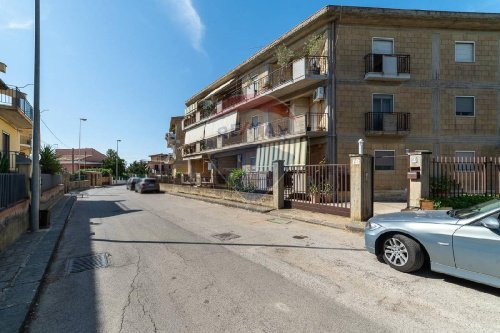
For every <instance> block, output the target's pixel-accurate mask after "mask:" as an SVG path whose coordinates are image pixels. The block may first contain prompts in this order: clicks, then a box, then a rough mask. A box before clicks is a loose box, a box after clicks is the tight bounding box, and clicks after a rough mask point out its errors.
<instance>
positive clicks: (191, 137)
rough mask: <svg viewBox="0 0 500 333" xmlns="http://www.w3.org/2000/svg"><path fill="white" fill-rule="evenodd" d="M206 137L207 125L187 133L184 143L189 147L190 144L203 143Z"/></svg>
mask: <svg viewBox="0 0 500 333" xmlns="http://www.w3.org/2000/svg"><path fill="white" fill-rule="evenodd" d="M204 135H205V124H203V125H201V126H199V127H196V128H193V129H190V130H188V131H186V136H185V137H184V143H185V144H187V145H188V144H190V143H194V142H197V141H201V140H203V138H204Z"/></svg>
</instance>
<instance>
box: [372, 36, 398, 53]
mask: <svg viewBox="0 0 500 333" xmlns="http://www.w3.org/2000/svg"><path fill="white" fill-rule="evenodd" d="M376 40H390V41H391V42H392V54H394V44H395V43H394V38H392V37H372V49H371V53H373V42H374V41H376Z"/></svg>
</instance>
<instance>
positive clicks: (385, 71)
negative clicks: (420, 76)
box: [365, 53, 410, 78]
mask: <svg viewBox="0 0 500 333" xmlns="http://www.w3.org/2000/svg"><path fill="white" fill-rule="evenodd" d="M370 73H371V74H373V73H375V74H379V75H383V76H386V77H391V76H392V77H394V78H397V77H398V76H400V75H402V74H406V76H405V78H406V77H407V76H408V75H409V74H410V55H409V54H377V53H368V54H367V55H366V56H365V77H367V74H370ZM408 78H409V77H408Z"/></svg>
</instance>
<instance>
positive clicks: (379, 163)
mask: <svg viewBox="0 0 500 333" xmlns="http://www.w3.org/2000/svg"><path fill="white" fill-rule="evenodd" d="M394 164H395V154H394V150H375V170H394Z"/></svg>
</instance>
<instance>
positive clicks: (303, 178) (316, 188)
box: [284, 164, 351, 209]
mask: <svg viewBox="0 0 500 333" xmlns="http://www.w3.org/2000/svg"><path fill="white" fill-rule="evenodd" d="M349 170H350V169H349V165H348V164H318V165H301V166H285V179H284V181H285V200H287V201H293V202H301V203H307V204H315V205H323V206H334V207H337V208H345V209H350V207H351V203H350V173H349Z"/></svg>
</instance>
